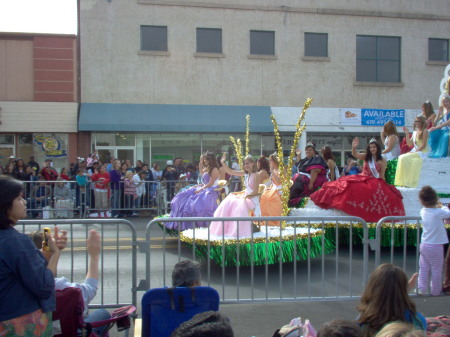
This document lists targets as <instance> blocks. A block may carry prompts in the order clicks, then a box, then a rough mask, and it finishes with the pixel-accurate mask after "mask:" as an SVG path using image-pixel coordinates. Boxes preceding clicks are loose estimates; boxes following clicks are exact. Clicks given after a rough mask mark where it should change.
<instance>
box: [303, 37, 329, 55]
mask: <svg viewBox="0 0 450 337" xmlns="http://www.w3.org/2000/svg"><path fill="white" fill-rule="evenodd" d="M305 56H314V57H328V34H326V33H305Z"/></svg>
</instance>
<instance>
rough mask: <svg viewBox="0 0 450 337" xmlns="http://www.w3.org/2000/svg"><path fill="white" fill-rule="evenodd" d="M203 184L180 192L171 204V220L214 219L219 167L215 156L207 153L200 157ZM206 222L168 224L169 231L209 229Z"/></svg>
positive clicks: (166, 224)
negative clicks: (189, 218) (188, 218)
mask: <svg viewBox="0 0 450 337" xmlns="http://www.w3.org/2000/svg"><path fill="white" fill-rule="evenodd" d="M200 172H202V173H203V174H202V182H203V183H202V184H200V185H196V186H193V187H191V188H188V189H185V190H182V191H180V192H179V193H178V194H177V195H176V196H175V197H174V198H173V199H172V202H171V203H170V207H171V211H170V217H171V218H186V217H212V216H213V215H214V211H215V210H216V208H217V198H218V197H219V191H216V190H217V188H218V186H217V182H218V180H219V167H218V165H217V161H216V158H215V156H214V155H213V154H212V153H209V152H208V153H206V154H204V155H202V156H201V157H200ZM208 225H209V224H208V223H206V222H185V221H183V222H166V223H165V226H166V228H168V229H174V230H185V229H189V228H194V227H208Z"/></svg>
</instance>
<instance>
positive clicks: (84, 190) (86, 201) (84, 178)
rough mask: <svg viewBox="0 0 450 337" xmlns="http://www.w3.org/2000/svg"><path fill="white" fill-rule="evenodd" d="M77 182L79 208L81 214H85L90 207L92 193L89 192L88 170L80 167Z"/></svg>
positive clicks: (77, 203)
mask: <svg viewBox="0 0 450 337" xmlns="http://www.w3.org/2000/svg"><path fill="white" fill-rule="evenodd" d="M75 180H76V182H77V194H78V195H77V196H76V199H77V202H76V205H77V208H78V207H79V208H80V216H82V215H83V214H85V212H86V208H87V207H90V193H89V185H90V182H89V177H88V175H87V174H86V172H85V171H84V170H83V169H82V168H80V169H78V172H77V176H76V177H75Z"/></svg>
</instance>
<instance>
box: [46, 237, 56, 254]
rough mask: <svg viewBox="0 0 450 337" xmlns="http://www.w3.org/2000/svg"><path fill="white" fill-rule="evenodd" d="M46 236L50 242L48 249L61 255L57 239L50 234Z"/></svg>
mask: <svg viewBox="0 0 450 337" xmlns="http://www.w3.org/2000/svg"><path fill="white" fill-rule="evenodd" d="M44 235H45V236H46V237H47V241H48V247H49V248H50V253H52V254H54V253H59V248H58V245H57V244H56V241H55V239H54V238H53V237H52V235H51V234H50V233H44Z"/></svg>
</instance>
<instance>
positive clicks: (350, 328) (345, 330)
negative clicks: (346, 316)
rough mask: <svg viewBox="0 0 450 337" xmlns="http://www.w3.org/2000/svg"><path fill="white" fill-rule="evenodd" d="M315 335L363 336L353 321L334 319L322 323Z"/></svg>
mask: <svg viewBox="0 0 450 337" xmlns="http://www.w3.org/2000/svg"><path fill="white" fill-rule="evenodd" d="M317 337H363V332H362V330H361V328H360V327H359V326H358V324H356V323H355V322H352V321H347V320H343V319H335V320H333V321H331V322H327V323H325V324H323V325H322V326H321V327H320V329H319V330H318V331H317Z"/></svg>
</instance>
